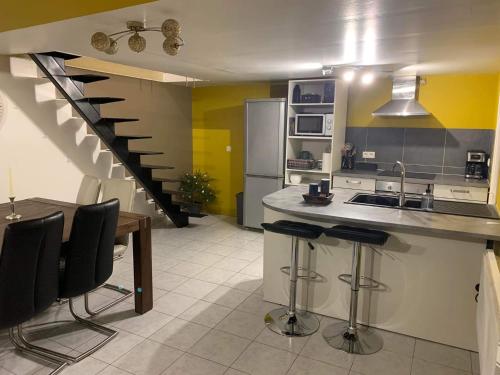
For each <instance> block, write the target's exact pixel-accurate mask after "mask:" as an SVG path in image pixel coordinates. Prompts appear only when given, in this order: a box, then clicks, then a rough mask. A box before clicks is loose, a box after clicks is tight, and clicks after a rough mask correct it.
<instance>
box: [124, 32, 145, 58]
mask: <svg viewBox="0 0 500 375" xmlns="http://www.w3.org/2000/svg"><path fill="white" fill-rule="evenodd" d="M128 46H129V47H130V49H131V50H132V51H134V52H137V53H139V52H142V51H144V48H146V39H144V37H143V36H141V35H139V34H138V33H137V32H136V33H135V34H133V35H132V36H131V37H130V38H129V39H128Z"/></svg>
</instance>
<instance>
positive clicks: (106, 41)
mask: <svg viewBox="0 0 500 375" xmlns="http://www.w3.org/2000/svg"><path fill="white" fill-rule="evenodd" d="M90 44H92V47H94V48H95V49H96V50H98V51H105V50H107V49H108V48H109V46H110V44H111V39H110V38H109V37H108V36H107V35H106V34H104V33H102V32H100V31H98V32H96V33H94V34H93V35H92V38H91V39H90Z"/></svg>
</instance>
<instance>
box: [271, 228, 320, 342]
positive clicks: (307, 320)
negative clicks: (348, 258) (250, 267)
mask: <svg viewBox="0 0 500 375" xmlns="http://www.w3.org/2000/svg"><path fill="white" fill-rule="evenodd" d="M262 227H263V228H264V229H265V230H266V231H269V232H273V233H279V234H284V235H287V236H291V237H292V250H291V261H290V267H282V268H281V270H282V271H283V270H284V269H289V270H290V300H289V302H288V306H287V307H280V308H277V309H274V310H272V311H270V312H268V313H267V314H266V316H265V317H264V321H265V323H266V326H267V328H269V329H270V330H271V331H273V332H276V333H278V334H280V335H285V336H308V335H312V334H313V333H314V332H316V331H317V330H318V328H319V320H318V318H317V317H316V316H314V315H312V314H310V313H309V312H307V311H298V310H297V306H296V298H297V279H299V278H303V279H309V278H310V276H309V277H307V276H306V277H301V276H299V275H298V272H299V269H302V268H301V267H299V240H300V239H305V240H307V243H308V245H309V249H311V250H312V249H314V247H313V246H312V245H311V243H310V240H314V239H317V238H318V237H319V236H321V234H322V233H323V231H324V230H325V228H323V227H321V226H319V225H313V224H307V223H301V222H297V221H290V220H278V221H275V222H274V223H263V224H262ZM302 270H304V269H302ZM305 271H307V273H309V270H305Z"/></svg>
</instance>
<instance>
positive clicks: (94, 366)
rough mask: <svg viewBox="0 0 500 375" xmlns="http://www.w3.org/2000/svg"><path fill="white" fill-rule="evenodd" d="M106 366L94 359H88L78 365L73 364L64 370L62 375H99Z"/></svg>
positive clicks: (104, 363)
mask: <svg viewBox="0 0 500 375" xmlns="http://www.w3.org/2000/svg"><path fill="white" fill-rule="evenodd" d="M107 366H108V364H107V363H106V362H103V361H99V360H97V359H95V358H92V357H88V358H85V359H83V360H82V361H80V362H78V363H73V364H72V365H71V366H68V367H66V368H65V369H64V372H63V373H64V375H94V374H100V373H101V371H102V370H104V369H105V368H106V367H107Z"/></svg>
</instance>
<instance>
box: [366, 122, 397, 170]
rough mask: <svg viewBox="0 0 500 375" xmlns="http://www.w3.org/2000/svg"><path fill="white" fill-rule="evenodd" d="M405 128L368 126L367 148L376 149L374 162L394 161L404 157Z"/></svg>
mask: <svg viewBox="0 0 500 375" xmlns="http://www.w3.org/2000/svg"><path fill="white" fill-rule="evenodd" d="M403 143H404V129H403V128H368V135H367V141H366V150H367V151H375V159H373V160H372V161H373V162H376V163H378V162H386V163H394V162H395V161H396V160H401V159H402V157H403Z"/></svg>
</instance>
